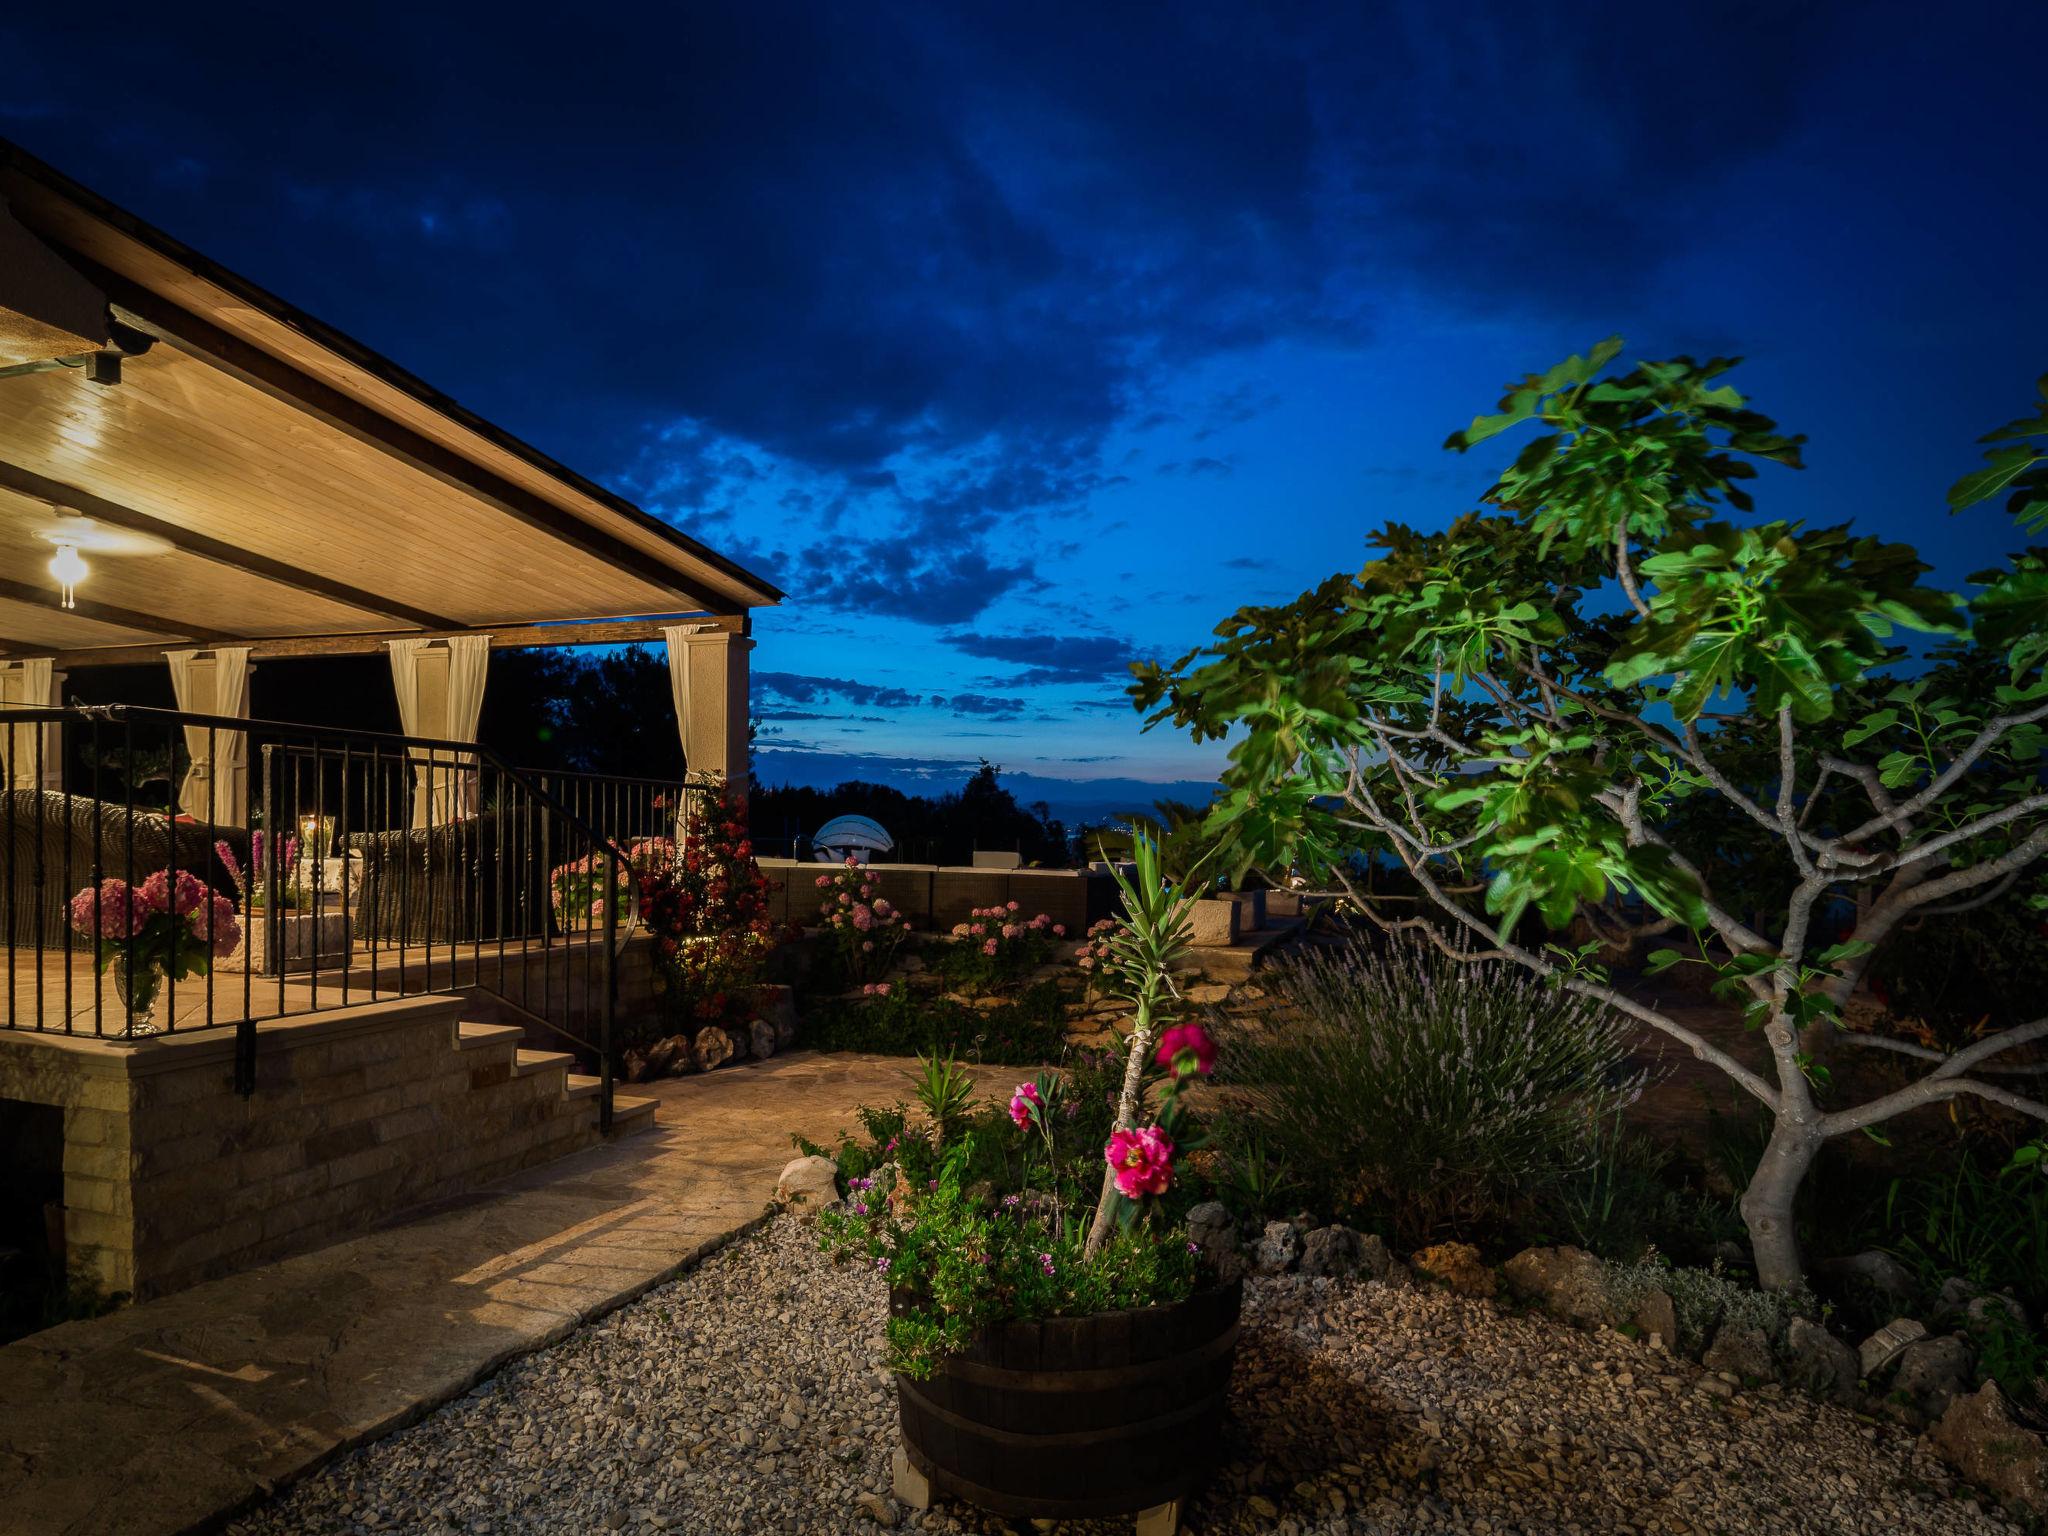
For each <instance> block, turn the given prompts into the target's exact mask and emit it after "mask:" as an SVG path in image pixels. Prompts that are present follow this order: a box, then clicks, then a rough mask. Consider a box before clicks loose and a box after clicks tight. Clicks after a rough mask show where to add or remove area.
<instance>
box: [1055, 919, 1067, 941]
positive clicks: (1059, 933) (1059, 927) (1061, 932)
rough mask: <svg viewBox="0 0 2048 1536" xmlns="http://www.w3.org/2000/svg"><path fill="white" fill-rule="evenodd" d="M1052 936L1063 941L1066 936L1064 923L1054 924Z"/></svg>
mask: <svg viewBox="0 0 2048 1536" xmlns="http://www.w3.org/2000/svg"><path fill="white" fill-rule="evenodd" d="M1052 936H1053V937H1054V938H1056V939H1064V938H1065V937H1066V936H1067V925H1066V924H1065V923H1054V924H1053V925H1052Z"/></svg>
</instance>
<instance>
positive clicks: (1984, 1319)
mask: <svg viewBox="0 0 2048 1536" xmlns="http://www.w3.org/2000/svg"><path fill="white" fill-rule="evenodd" d="M1963 1326H1964V1327H1966V1328H1967V1329H1969V1331H1970V1332H1971V1333H1974V1334H1977V1335H1978V1336H1980V1337H1981V1336H1983V1335H1984V1334H1988V1333H1990V1332H1991V1331H1992V1330H1993V1329H1996V1328H2000V1327H2005V1328H2008V1329H2017V1330H2019V1331H2020V1332H2021V1333H2025V1332H2027V1331H2028V1329H2029V1328H2030V1327H2031V1326H2032V1325H2031V1324H2030V1323H2029V1321H2028V1319H2027V1309H2026V1308H2025V1307H2023V1306H2021V1305H2020V1304H2019V1302H2018V1301H2017V1300H2015V1299H2014V1298H2013V1297H2011V1296H2009V1295H2007V1294H2006V1293H2005V1292H2004V1291H1992V1292H1991V1293H1990V1294H1988V1295H1984V1296H1979V1297H1976V1298H1975V1299H1973V1300H1972V1301H1971V1302H1970V1304H1969V1305H1968V1306H1967V1307H1965V1308H1963Z"/></svg>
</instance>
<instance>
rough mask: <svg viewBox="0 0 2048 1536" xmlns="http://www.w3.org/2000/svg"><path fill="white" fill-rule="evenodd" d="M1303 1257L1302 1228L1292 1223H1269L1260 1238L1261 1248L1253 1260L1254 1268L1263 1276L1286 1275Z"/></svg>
mask: <svg viewBox="0 0 2048 1536" xmlns="http://www.w3.org/2000/svg"><path fill="white" fill-rule="evenodd" d="M1300 1257H1301V1228H1299V1227H1297V1226H1296V1225H1295V1224H1294V1223H1293V1222H1291V1221H1269V1222H1267V1223H1266V1230H1265V1232H1264V1234H1263V1235H1262V1236H1261V1237H1260V1238H1259V1248H1258V1252H1257V1254H1256V1255H1254V1258H1253V1264H1254V1267H1255V1268H1257V1270H1258V1272H1259V1273H1260V1274H1262V1275H1279V1274H1285V1273H1286V1272H1287V1271H1288V1270H1290V1269H1292V1268H1294V1264H1295V1261H1296V1260H1297V1259H1299V1258H1300Z"/></svg>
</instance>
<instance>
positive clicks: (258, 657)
mask: <svg viewBox="0 0 2048 1536" xmlns="http://www.w3.org/2000/svg"><path fill="white" fill-rule="evenodd" d="M0 595H4V594H0ZM83 609H84V605H83V604H80V611H81V612H82V611H83ZM668 624H708V625H711V626H712V627H713V628H716V629H722V630H724V631H726V632H727V633H728V634H735V635H743V634H745V633H746V632H747V627H748V626H747V618H746V615H744V614H680V615H676V616H673V617H665V618H646V619H587V620H577V621H574V622H569V623H562V624H499V625H478V626H477V627H476V628H474V629H441V630H424V629H404V630H379V631H376V632H374V633H365V634H353V635H279V636H274V637H271V638H268V639H266V638H262V637H260V636H248V637H244V638H240V639H235V640H229V639H227V638H224V637H223V638H219V639H218V641H217V643H219V644H221V645H228V644H233V645H246V646H247V647H249V659H250V660H251V661H291V660H294V659H296V658H303V657H308V656H374V655H377V654H379V653H380V652H382V651H383V649H384V642H385V641H387V640H446V639H449V638H451V637H453V636H455V635H476V634H487V635H489V636H490V637H491V649H492V650H494V651H518V650H529V649H535V648H549V647H556V646H570V645H634V644H643V643H646V642H648V641H658V640H660V639H661V631H662V627H663V626H664V625H668ZM35 654H37V655H47V654H49V653H48V651H47V650H43V651H38V652H36V653H35ZM163 654H164V647H162V646H159V645H108V646H97V647H92V648H89V649H84V650H75V651H59V652H58V653H57V663H56V664H57V665H58V666H59V667H62V668H65V669H67V670H68V669H71V668H75V667H133V666H142V665H146V664H148V663H150V662H154V661H161V660H162V659H163Z"/></svg>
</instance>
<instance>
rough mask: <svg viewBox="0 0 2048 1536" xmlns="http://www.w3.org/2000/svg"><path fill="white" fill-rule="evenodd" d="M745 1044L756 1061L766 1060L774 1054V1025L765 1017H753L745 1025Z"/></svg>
mask: <svg viewBox="0 0 2048 1536" xmlns="http://www.w3.org/2000/svg"><path fill="white" fill-rule="evenodd" d="M747 1046H748V1048H749V1049H750V1050H752V1052H753V1053H754V1059H755V1060H757V1061H766V1060H767V1059H768V1058H769V1057H770V1056H773V1055H774V1054H775V1047H776V1037H775V1026H774V1025H773V1024H771V1023H769V1022H768V1020H766V1019H755V1020H754V1021H753V1022H752V1023H750V1024H748V1025H747Z"/></svg>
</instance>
